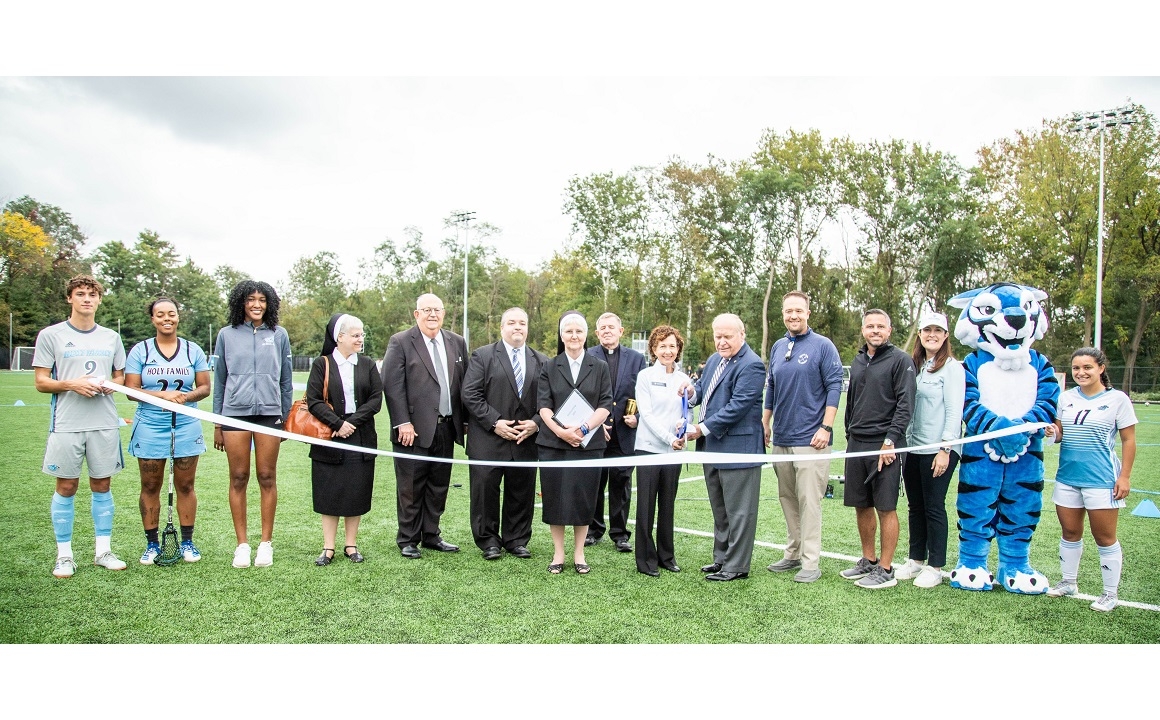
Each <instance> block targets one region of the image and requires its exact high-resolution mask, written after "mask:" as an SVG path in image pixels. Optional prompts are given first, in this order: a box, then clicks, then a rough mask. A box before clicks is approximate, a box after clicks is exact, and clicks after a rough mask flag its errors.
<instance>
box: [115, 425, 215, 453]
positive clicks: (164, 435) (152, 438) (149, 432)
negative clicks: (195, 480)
mask: <svg viewBox="0 0 1160 720" xmlns="http://www.w3.org/2000/svg"><path fill="white" fill-rule="evenodd" d="M169 430H170V428H169V427H168V426H164V427H163V426H160V425H150V424H149V423H144V422H139V421H135V422H134V423H133V434H132V436H130V438H129V454H130V455H132V456H133V457H135V458H141V459H143V460H164V459H166V458H168V457H169ZM176 432H177V434H176V436H175V437H174V444H173V457H179V458H180V457H193V456H194V455H201V454H202V453H203V452H205V439H204V438H202V435H201V423H200V422H187V423H182V424H180V425H178V426H177V431H176Z"/></svg>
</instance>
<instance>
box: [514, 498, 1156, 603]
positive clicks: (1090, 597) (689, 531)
mask: <svg viewBox="0 0 1160 720" xmlns="http://www.w3.org/2000/svg"><path fill="white" fill-rule="evenodd" d="M704 479H705V476H704V475H697V476H693V477H687V478H681V479H680V480H678V482H683V483H684V482H693V481H694V480H704ZM632 491H633V492H636V487H635V486H634V487H633V488H632ZM605 497H608V495H607V493H606V494H605ZM706 499H707V498H706ZM536 507H538V508H543V505H541V504H539V503H537V504H536ZM605 519H608V516H607V515H605ZM628 522H629V524H630V525H636V520H633V519H631V518H629V520H628ZM673 531H674V532H679V533H684V534H686V535H694V536H696V537H705V538H712V537H713V533H711V532H705V531H704V530H692V529H690V528H681V527H674V528H673ZM753 544H754V545H759V546H761V547H764V548H770V549H771V550H785V545H782V544H780V543H771V542H766V541H765V540H754V541H753ZM821 554H822V557H828V558H830V559H832V560H844V561H846V562H852V563H856V562H858V560H859V559H860V558H858V557H857V556H855V555H843V554H842V553H835V552H827V551H825V550H823V551H822V553H821ZM943 577H945V578H949V577H950V573H948V572H947V571H945V570H944V571H943ZM1069 597H1071V598H1072V599H1074V600H1082V601H1084V602H1092V601H1094V600H1097V599H1098V598H1097V597H1096V596H1095V595H1085V594H1083V593H1078V594H1076V595H1070V596H1069ZM1119 604H1120V605H1122V606H1124V607H1130V608H1136V609H1137V610H1148V611H1150V612H1160V605H1152V604H1150V603H1141V602H1133V601H1131V600H1124V599H1123V598H1120V599H1119Z"/></svg>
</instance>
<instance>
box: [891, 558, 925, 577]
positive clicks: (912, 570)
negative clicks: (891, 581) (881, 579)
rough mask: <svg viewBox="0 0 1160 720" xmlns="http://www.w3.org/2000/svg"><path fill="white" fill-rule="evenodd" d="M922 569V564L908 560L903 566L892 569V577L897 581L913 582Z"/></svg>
mask: <svg viewBox="0 0 1160 720" xmlns="http://www.w3.org/2000/svg"><path fill="white" fill-rule="evenodd" d="M922 568H923V565H922V563H920V562H918V561H917V560H913V559H908V560H907V561H906V564H905V565H901V566H899V567H896V568H894V577H895V578H896V579H898V580H913V579H914V578H916V577H918V574H919V573H920V572H922Z"/></svg>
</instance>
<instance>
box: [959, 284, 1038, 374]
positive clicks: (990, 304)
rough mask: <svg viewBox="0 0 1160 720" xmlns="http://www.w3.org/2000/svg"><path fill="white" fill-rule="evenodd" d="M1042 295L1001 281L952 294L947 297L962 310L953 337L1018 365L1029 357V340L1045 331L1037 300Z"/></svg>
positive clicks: (1005, 364) (1035, 338)
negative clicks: (951, 296)
mask: <svg viewBox="0 0 1160 720" xmlns="http://www.w3.org/2000/svg"><path fill="white" fill-rule="evenodd" d="M1046 298H1047V293H1045V292H1043V291H1042V290H1036V289H1035V288H1032V287H1027V286H1026V285H1015V284H1014V283H1005V282H1002V283H995V284H994V285H988V286H987V287H984V288H979V289H977V290H968V291H967V292H965V293H961V294H959V295H956V296H954V297H953V298H951V299H950V300H949V301H948V304H949V305H950V306H951V307H956V308H962V310H963V312H962V314H961V315H960V316H959V321H958V323H957V324H956V325H955V337H957V338H958V339H959V342H961V343H962V344H963V345H966V346H967V347H971V348H975V349H978V350H983V351H985V352H988V353H990V354H991V355H993V356H995V359H996V360H997V361H999V362H1000V363H1002V364H1003V365H1004V366H1009V367H1011V368H1017V367H1020V366H1022V365H1023V363H1025V362H1028V361H1030V359H1031V352H1030V350H1031V345H1032V343H1034V342H1035V341H1036V340H1040V339H1042V338H1043V336H1044V335H1045V334H1046V333H1047V313H1045V312H1043V308H1042V306H1040V304H1039V301H1040V300H1045V299H1046Z"/></svg>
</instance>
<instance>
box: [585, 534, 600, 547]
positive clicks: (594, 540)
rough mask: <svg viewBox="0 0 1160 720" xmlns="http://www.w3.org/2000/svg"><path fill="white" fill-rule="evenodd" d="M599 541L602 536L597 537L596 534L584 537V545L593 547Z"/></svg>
mask: <svg viewBox="0 0 1160 720" xmlns="http://www.w3.org/2000/svg"><path fill="white" fill-rule="evenodd" d="M598 542H600V538H598V537H596V536H595V535H589V536H588V537H586V538H584V547H592V546H593V545H595V544H596V543H598Z"/></svg>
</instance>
